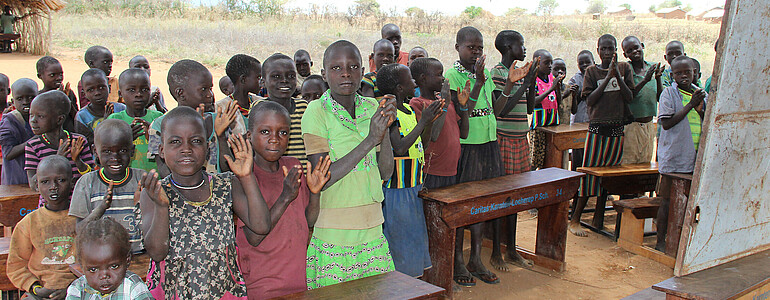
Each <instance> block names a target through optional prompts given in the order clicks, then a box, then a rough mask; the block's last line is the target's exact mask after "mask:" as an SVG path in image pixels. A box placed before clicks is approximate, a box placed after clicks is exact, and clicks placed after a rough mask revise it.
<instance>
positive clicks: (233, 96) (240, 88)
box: [215, 54, 262, 134]
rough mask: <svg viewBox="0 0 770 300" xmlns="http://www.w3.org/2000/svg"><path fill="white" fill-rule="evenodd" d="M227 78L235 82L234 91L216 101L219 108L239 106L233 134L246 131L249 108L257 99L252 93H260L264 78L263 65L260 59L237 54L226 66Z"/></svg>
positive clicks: (233, 125)
mask: <svg viewBox="0 0 770 300" xmlns="http://www.w3.org/2000/svg"><path fill="white" fill-rule="evenodd" d="M225 71H226V72H227V78H230V79H231V80H232V82H233V92H232V93H230V94H228V95H227V97H225V98H224V99H222V100H219V101H217V102H216V103H215V106H216V108H217V109H226V108H227V107H228V105H233V104H234V105H235V107H236V108H238V111H239V112H240V113H239V114H240V115H241V117H240V118H235V122H233V124H232V128H231V130H232V134H244V133H246V130H247V128H246V124H248V123H249V108H250V107H251V104H252V103H254V102H255V101H256V99H252V97H251V94H256V93H259V90H260V88H259V82H260V81H261V79H262V66H261V65H260V64H259V60H257V59H256V58H253V57H251V56H248V55H246V54H236V55H233V57H231V58H230V60H229V61H228V62H227V66H226V67H225Z"/></svg>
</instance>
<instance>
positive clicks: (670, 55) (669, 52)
mask: <svg viewBox="0 0 770 300" xmlns="http://www.w3.org/2000/svg"><path fill="white" fill-rule="evenodd" d="M682 55H684V56H687V53H685V52H684V44H682V42H680V41H677V40H674V41H670V42H668V44H666V52H665V54H663V59H665V60H666V62H667V63H668V68H666V69H665V70H663V75H662V78H663V79H662V80H663V87H670V86H671V84H672V83H673V82H674V81H673V80H674V78H673V77H672V74H671V63H672V62H673V61H674V59H675V58H677V57H679V56H682Z"/></svg>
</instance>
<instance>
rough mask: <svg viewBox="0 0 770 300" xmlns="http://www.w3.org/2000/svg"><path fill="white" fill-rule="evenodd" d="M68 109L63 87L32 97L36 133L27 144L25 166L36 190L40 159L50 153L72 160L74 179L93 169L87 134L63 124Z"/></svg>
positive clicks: (31, 184) (31, 109)
mask: <svg viewBox="0 0 770 300" xmlns="http://www.w3.org/2000/svg"><path fill="white" fill-rule="evenodd" d="M69 109H70V105H69V98H67V95H65V94H64V93H63V92H61V91H50V92H45V93H42V94H40V95H37V97H35V100H32V104H31V105H30V108H29V126H30V127H31V128H32V133H34V134H35V137H33V138H31V139H29V140H28V141H27V144H26V145H25V146H24V159H25V163H24V170H26V171H27V180H28V181H29V184H30V187H31V188H32V189H34V190H37V182H36V181H35V174H36V173H37V169H38V163H39V162H40V160H42V159H43V158H45V157H47V156H51V155H61V156H64V157H66V158H68V159H69V160H70V164H71V165H72V179H73V183H74V182H77V180H78V178H80V176H83V175H84V174H86V173H88V172H91V170H92V168H91V166H93V165H94V159H93V157H92V156H91V147H90V145H89V144H88V142H87V141H86V138H85V137H84V136H82V135H80V134H77V133H70V132H69V131H66V130H64V129H63V128H62V124H63V123H64V119H65V118H66V116H67V114H68V113H69Z"/></svg>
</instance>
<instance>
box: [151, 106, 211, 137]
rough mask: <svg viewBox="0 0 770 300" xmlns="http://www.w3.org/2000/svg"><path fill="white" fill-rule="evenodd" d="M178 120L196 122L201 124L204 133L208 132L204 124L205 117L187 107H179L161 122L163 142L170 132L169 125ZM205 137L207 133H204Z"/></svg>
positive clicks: (168, 113) (167, 114) (166, 115)
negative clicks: (167, 128)
mask: <svg viewBox="0 0 770 300" xmlns="http://www.w3.org/2000/svg"><path fill="white" fill-rule="evenodd" d="M177 119H188V120H194V121H196V122H199V123H200V126H201V128H202V129H203V131H206V126H205V124H204V122H203V117H201V115H200V114H199V113H198V111H196V110H195V109H193V108H191V107H187V106H177V107H174V109H172V110H170V111H168V112H167V113H166V114H165V115H164V117H163V120H162V121H161V122H160V132H161V140H165V139H166V138H165V137H166V133H167V132H168V130H166V127H167V126H168V124H169V123H171V122H172V121H176V120H177ZM203 135H204V136H205V135H206V133H205V132H204V133H203Z"/></svg>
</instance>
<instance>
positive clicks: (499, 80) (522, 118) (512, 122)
mask: <svg viewBox="0 0 770 300" xmlns="http://www.w3.org/2000/svg"><path fill="white" fill-rule="evenodd" d="M489 73H490V74H492V82H494V83H495V91H500V92H502V91H503V89H504V88H505V82H506V80H507V79H508V67H506V66H505V65H503V63H502V62H500V63H498V64H497V65H496V66H494V67H492V69H491V70H489ZM523 85H524V82H523V80H519V81H517V82H515V83H514V84H513V89H511V95H513V94H514V93H516V91H518V90H519V89H520V88H521V87H522V86H523ZM518 101H519V102H518V103H516V106H514V107H513V110H511V112H509V113H508V114H507V115H505V116H500V117H497V134H499V135H502V136H505V137H509V138H519V139H520V138H526V137H527V133H528V132H529V124H528V121H527V93H524V94H522V95H521V98H519V100H518Z"/></svg>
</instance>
